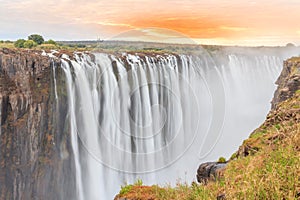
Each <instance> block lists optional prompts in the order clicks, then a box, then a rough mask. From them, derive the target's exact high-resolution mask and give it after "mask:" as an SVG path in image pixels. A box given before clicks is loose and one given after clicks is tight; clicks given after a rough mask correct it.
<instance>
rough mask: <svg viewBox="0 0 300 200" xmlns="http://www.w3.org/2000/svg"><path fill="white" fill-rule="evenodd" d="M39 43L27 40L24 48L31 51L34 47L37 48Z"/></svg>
mask: <svg viewBox="0 0 300 200" xmlns="http://www.w3.org/2000/svg"><path fill="white" fill-rule="evenodd" d="M36 46H37V43H36V42H35V41H33V40H27V41H26V42H24V48H28V49H31V48H32V47H36Z"/></svg>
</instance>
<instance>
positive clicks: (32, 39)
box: [14, 34, 56, 49]
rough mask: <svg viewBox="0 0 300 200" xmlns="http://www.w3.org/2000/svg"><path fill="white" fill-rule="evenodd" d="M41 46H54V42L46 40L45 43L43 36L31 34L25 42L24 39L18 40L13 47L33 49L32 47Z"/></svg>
mask: <svg viewBox="0 0 300 200" xmlns="http://www.w3.org/2000/svg"><path fill="white" fill-rule="evenodd" d="M41 44H53V45H56V42H55V41H54V40H51V39H50V40H48V41H45V40H44V38H43V36H41V35H38V34H32V35H29V36H28V38H27V40H25V39H18V40H17V41H16V42H15V43H14V46H15V47H17V48H29V49H31V48H33V47H36V46H38V45H41Z"/></svg>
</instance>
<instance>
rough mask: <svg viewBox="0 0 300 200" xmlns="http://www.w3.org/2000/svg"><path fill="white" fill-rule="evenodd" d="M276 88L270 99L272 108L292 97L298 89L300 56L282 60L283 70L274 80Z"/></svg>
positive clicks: (299, 87) (299, 82) (299, 85)
mask: <svg viewBox="0 0 300 200" xmlns="http://www.w3.org/2000/svg"><path fill="white" fill-rule="evenodd" d="M276 84H277V85H278V88H277V90H276V92H275V94H274V98H273V100H272V109H274V108H276V106H277V104H278V103H280V102H282V101H284V100H287V99H288V98H290V97H292V96H293V94H294V93H295V91H297V90H299V89H300V58H291V59H288V60H287V61H285V62H284V65H283V70H282V72H281V74H280V76H279V78H278V79H277V81H276Z"/></svg>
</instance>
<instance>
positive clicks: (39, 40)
mask: <svg viewBox="0 0 300 200" xmlns="http://www.w3.org/2000/svg"><path fill="white" fill-rule="evenodd" d="M28 40H33V41H34V42H36V43H37V44H43V42H44V38H43V37H42V36H41V35H38V34H32V35H29V36H28Z"/></svg>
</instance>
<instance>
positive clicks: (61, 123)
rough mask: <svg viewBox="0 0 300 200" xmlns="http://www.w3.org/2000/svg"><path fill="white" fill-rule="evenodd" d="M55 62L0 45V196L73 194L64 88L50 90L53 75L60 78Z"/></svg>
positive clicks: (69, 196) (61, 80)
mask: <svg viewBox="0 0 300 200" xmlns="http://www.w3.org/2000/svg"><path fill="white" fill-rule="evenodd" d="M58 65H60V61H59V60H58V59H52V58H49V57H47V56H42V55H41V52H35V51H26V50H22V51H21V50H9V49H0V121H1V128H0V199H72V197H73V195H74V192H73V191H74V188H75V186H74V182H75V181H74V178H72V177H74V176H73V175H72V173H73V169H72V165H70V164H71V163H72V160H71V159H72V156H70V154H71V151H70V149H71V147H70V146H69V142H68V140H69V139H68V138H69V133H68V130H66V128H65V127H66V126H65V123H66V120H67V119H66V117H67V116H66V114H67V107H66V101H67V99H66V97H65V96H64V95H63V94H64V93H65V88H64V87H59V88H56V89H57V93H59V95H58V96H59V99H57V98H56V96H55V91H54V90H55V87H54V86H55V85H54V84H55V82H54V78H53V77H54V76H55V77H56V81H57V84H56V85H64V81H65V80H64V76H62V72H61V71H60V68H57V70H56V71H55V70H54V67H55V66H58ZM54 72H55V74H54ZM58 111H59V112H58ZM66 183H68V184H66ZM63 185H64V186H65V185H69V188H66V187H63Z"/></svg>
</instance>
